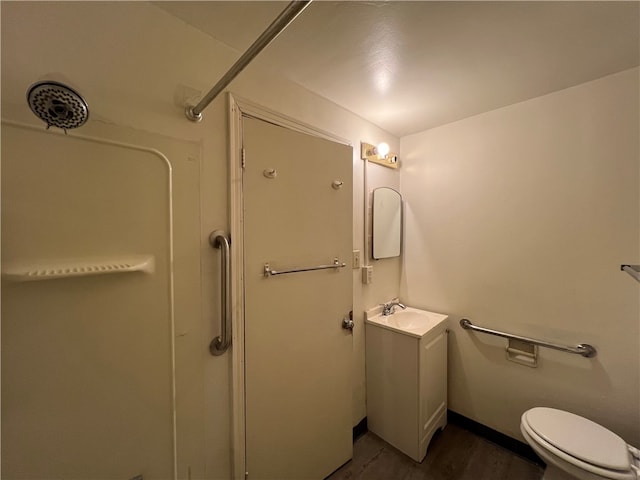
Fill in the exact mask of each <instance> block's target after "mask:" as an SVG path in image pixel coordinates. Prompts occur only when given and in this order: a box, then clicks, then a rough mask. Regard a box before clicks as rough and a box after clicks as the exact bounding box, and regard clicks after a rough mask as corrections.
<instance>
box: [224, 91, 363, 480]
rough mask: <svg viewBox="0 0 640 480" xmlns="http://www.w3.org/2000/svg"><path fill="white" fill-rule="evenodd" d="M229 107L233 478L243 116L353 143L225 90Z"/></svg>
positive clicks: (239, 385) (241, 406)
mask: <svg viewBox="0 0 640 480" xmlns="http://www.w3.org/2000/svg"><path fill="white" fill-rule="evenodd" d="M227 98H228V108H229V224H230V229H229V234H230V238H231V255H230V258H231V318H232V320H231V331H232V333H231V434H232V445H231V451H232V456H233V459H232V478H234V479H236V480H243V479H244V478H245V472H246V440H245V437H246V423H245V418H246V417H245V389H246V381H245V349H244V338H245V332H244V315H245V311H244V302H245V296H244V226H243V223H244V218H243V211H244V197H243V192H242V186H243V183H242V182H243V180H242V176H243V161H244V158H243V129H242V118H243V117H249V118H255V119H258V120H262V121H265V122H268V123H272V124H274V125H278V126H281V127H284V128H288V129H290V130H293V131H296V132H300V133H304V134H307V135H312V136H314V137H319V138H323V139H325V140H329V141H332V142H335V143H340V144H342V145H347V146H350V147H352V146H353V144H352V143H351V142H350V141H349V140H347V139H345V138H342V137H339V136H337V135H334V134H332V133H330V132H327V131H324V130H321V129H318V128H316V127H313V126H311V125H309V124H306V123H303V122H300V121H298V120H296V119H294V118H291V117H288V116H286V115H283V114H280V113H278V112H275V111H273V110H270V109H268V108H265V107H262V106H260V105H257V104H255V103H253V102H251V101H249V100H246V99H244V98H241V97H238V96H236V95H234V94H233V93H231V92H229V93H228V96H227Z"/></svg>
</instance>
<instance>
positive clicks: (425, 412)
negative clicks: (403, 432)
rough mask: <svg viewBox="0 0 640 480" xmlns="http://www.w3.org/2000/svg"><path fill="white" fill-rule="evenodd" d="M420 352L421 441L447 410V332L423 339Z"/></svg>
mask: <svg viewBox="0 0 640 480" xmlns="http://www.w3.org/2000/svg"><path fill="white" fill-rule="evenodd" d="M420 343H421V347H422V348H421V350H420V367H421V369H420V370H421V371H420V428H421V431H420V439H421V440H422V439H423V438H425V436H430V435H431V433H432V432H433V430H434V429H435V428H436V427H437V423H438V420H439V419H440V418H441V414H442V413H443V412H445V411H446V409H447V331H446V329H442V330H441V331H440V332H438V333H436V334H435V335H434V336H429V337H428V338H424V339H422V341H421V342H420Z"/></svg>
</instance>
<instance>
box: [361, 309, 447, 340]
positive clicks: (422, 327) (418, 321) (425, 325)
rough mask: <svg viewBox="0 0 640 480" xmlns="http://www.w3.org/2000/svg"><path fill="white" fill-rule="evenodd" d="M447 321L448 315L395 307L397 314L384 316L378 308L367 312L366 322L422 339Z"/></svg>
mask: <svg viewBox="0 0 640 480" xmlns="http://www.w3.org/2000/svg"><path fill="white" fill-rule="evenodd" d="M446 319H447V315H443V314H441V313H435V312H429V311H427V310H419V309H417V308H411V307H407V308H406V309H405V310H402V309H401V308H400V307H395V312H394V313H392V314H391V315H382V312H381V309H380V307H378V308H374V309H372V310H369V311H368V312H367V314H366V318H365V322H366V323H370V324H373V325H377V326H379V327H382V328H387V329H389V330H394V331H396V332H400V333H404V334H405V335H410V336H412V337H417V338H422V337H423V336H424V335H426V334H427V333H428V332H429V331H430V330H431V329H433V328H434V327H436V326H437V325H439V324H440V323H442V322H444V321H445V320H446Z"/></svg>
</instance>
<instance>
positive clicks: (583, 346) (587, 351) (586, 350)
mask: <svg viewBox="0 0 640 480" xmlns="http://www.w3.org/2000/svg"><path fill="white" fill-rule="evenodd" d="M460 326H461V327H462V328H464V329H465V330H475V331H477V332H482V333H487V334H489V335H496V336H498V337H503V338H514V339H516V340H521V341H523V342H527V343H531V344H533V345H538V346H540V347H546V348H552V349H554V350H560V351H561V352H567V353H576V354H578V355H582V356H583V357H588V358H591V357H595V356H596V355H597V353H598V352H597V351H596V349H595V347H593V346H592V345H589V344H588V343H580V344H578V345H576V346H575V347H570V346H568V345H558V344H556V343H551V342H546V341H544V340H536V339H535V338H529V337H523V336H521V335H514V334H513V333H506V332H501V331H499V330H492V329H490V328H485V327H479V326H477V325H474V324H473V323H471V320H468V319H466V318H463V319H462V320H460Z"/></svg>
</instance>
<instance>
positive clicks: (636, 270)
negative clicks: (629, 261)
mask: <svg viewBox="0 0 640 480" xmlns="http://www.w3.org/2000/svg"><path fill="white" fill-rule="evenodd" d="M620 270H622V271H623V272H627V273H628V274H629V275H631V276H632V277H633V278H635V279H636V280H637V281H638V282H640V265H620Z"/></svg>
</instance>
